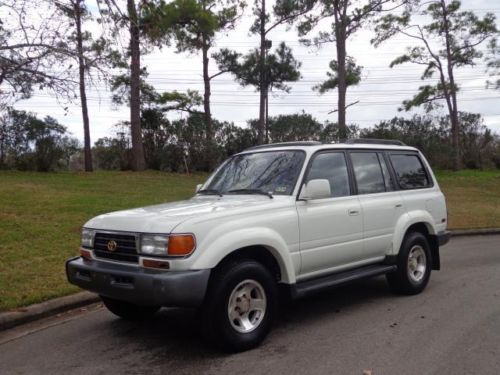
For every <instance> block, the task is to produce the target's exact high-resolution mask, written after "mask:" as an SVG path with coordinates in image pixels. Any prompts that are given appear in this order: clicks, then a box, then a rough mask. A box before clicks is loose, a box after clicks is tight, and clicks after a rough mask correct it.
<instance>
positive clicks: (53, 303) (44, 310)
mask: <svg viewBox="0 0 500 375" xmlns="http://www.w3.org/2000/svg"><path fill="white" fill-rule="evenodd" d="M495 234H496V235H500V228H486V229H460V230H452V231H451V235H452V237H465V236H484V235H495ZM99 300H100V299H99V296H98V295H97V294H94V293H90V292H80V293H76V294H72V295H69V296H66V297H61V298H55V299H52V300H49V301H46V302H42V303H37V304H35V305H31V306H27V307H23V308H19V309H16V310H11V311H6V312H2V313H0V331H4V330H6V329H8V328H12V327H15V326H18V325H21V324H24V323H28V322H32V321H35V320H38V319H41V318H45V317H47V316H50V315H54V314H57V313H60V312H64V311H68V310H72V309H75V308H77V307H82V306H86V305H90V304H92V303H96V302H98V301H99Z"/></svg>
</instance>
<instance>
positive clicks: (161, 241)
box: [141, 234, 168, 256]
mask: <svg viewBox="0 0 500 375" xmlns="http://www.w3.org/2000/svg"><path fill="white" fill-rule="evenodd" d="M167 246H168V236H165V235H160V234H143V235H142V237H141V253H142V254H145V255H163V256H165V255H167Z"/></svg>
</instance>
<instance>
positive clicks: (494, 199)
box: [436, 170, 500, 229]
mask: <svg viewBox="0 0 500 375" xmlns="http://www.w3.org/2000/svg"><path fill="white" fill-rule="evenodd" d="M436 177H437V179H438V182H439V186H440V187H441V190H442V191H443V192H444V195H445V196H446V203H447V205H448V219H449V223H448V227H449V228H451V229H474V228H498V227H500V171H498V170H495V171H475V170H463V171H459V172H451V171H438V172H437V173H436Z"/></svg>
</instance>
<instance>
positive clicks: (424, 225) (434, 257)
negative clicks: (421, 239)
mask: <svg viewBox="0 0 500 375" xmlns="http://www.w3.org/2000/svg"><path fill="white" fill-rule="evenodd" d="M413 232H417V233H421V234H422V235H424V236H425V238H426V239H427V242H428V243H429V247H430V252H431V262H432V269H433V270H440V269H441V258H440V255H439V242H438V239H437V236H436V234H435V233H434V228H433V227H432V225H431V224H430V223H429V222H426V221H419V222H416V223H413V224H411V225H409V226H408V228H406V231H405V233H404V236H403V238H402V240H401V243H400V245H399V248H398V252H399V249H400V248H401V245H402V243H403V241H404V238H405V237H406V236H407V235H408V234H409V233H413Z"/></svg>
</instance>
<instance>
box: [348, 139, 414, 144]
mask: <svg viewBox="0 0 500 375" xmlns="http://www.w3.org/2000/svg"><path fill="white" fill-rule="evenodd" d="M344 143H347V144H356V143H364V144H369V145H372V144H374V145H376V144H379V145H394V146H406V144H405V143H404V142H401V141H399V140H397V139H376V138H354V139H348V140H346V141H345V142H344Z"/></svg>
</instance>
